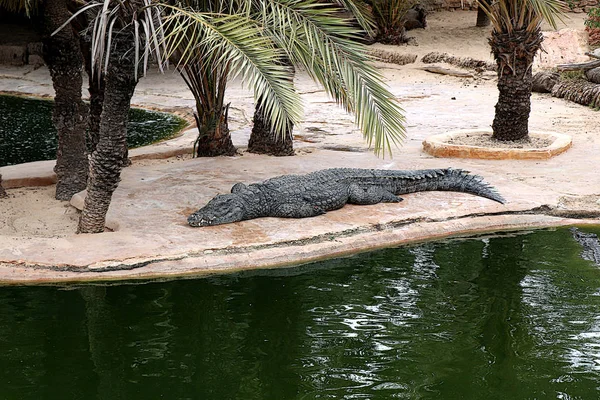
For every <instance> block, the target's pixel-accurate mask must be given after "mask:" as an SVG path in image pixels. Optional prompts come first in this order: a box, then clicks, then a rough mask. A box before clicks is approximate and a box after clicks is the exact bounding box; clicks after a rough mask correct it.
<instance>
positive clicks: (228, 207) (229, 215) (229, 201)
mask: <svg viewBox="0 0 600 400" xmlns="http://www.w3.org/2000/svg"><path fill="white" fill-rule="evenodd" d="M245 211H246V207H245V206H244V203H243V201H242V199H241V198H240V197H239V196H237V195H236V194H220V195H218V196H216V197H215V198H213V199H212V200H211V201H209V202H208V204H206V205H205V206H204V207H202V208H201V209H199V210H198V211H196V212H195V213H193V214H191V215H190V216H189V217H188V224H190V226H211V225H221V224H228V223H230V222H237V221H241V220H242V219H244V214H245Z"/></svg>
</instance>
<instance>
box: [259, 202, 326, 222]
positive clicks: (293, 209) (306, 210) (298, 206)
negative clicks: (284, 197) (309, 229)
mask: <svg viewBox="0 0 600 400" xmlns="http://www.w3.org/2000/svg"><path fill="white" fill-rule="evenodd" d="M321 214H325V210H324V209H323V208H322V207H319V206H316V205H311V204H309V203H307V202H300V201H299V202H294V203H284V204H281V205H280V206H278V207H277V208H276V209H275V210H273V212H272V213H271V214H270V215H269V216H271V217H280V218H307V217H316V216H317V215H321Z"/></svg>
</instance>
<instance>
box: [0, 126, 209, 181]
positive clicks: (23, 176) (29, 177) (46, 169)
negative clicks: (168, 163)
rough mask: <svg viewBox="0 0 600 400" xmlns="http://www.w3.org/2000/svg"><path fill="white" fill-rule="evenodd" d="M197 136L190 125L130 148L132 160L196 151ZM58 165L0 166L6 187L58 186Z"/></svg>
mask: <svg viewBox="0 0 600 400" xmlns="http://www.w3.org/2000/svg"><path fill="white" fill-rule="evenodd" d="M197 135H198V130H197V129H196V128H191V129H189V125H188V129H186V128H185V127H184V128H183V129H182V130H181V131H180V133H178V134H177V136H175V137H174V138H171V139H167V140H164V141H162V142H157V143H153V144H149V145H147V146H142V147H137V148H135V149H131V150H129V159H130V160H132V161H135V160H150V159H164V158H170V157H176V156H180V155H185V154H192V152H193V147H194V141H195V139H196V136H197ZM55 165H56V160H46V161H32V162H28V163H23V164H15V165H7V166H4V167H0V174H2V178H3V180H2V185H3V186H4V188H5V189H16V188H20V187H33V186H49V185H54V184H55V183H56V174H55V173H54V166H55Z"/></svg>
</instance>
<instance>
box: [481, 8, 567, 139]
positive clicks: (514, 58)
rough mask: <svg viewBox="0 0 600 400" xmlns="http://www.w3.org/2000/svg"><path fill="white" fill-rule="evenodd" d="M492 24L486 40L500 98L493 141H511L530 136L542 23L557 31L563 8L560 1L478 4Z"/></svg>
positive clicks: (493, 126)
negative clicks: (535, 64) (533, 73)
mask: <svg viewBox="0 0 600 400" xmlns="http://www.w3.org/2000/svg"><path fill="white" fill-rule="evenodd" d="M479 7H481V8H482V9H483V10H484V11H485V12H486V14H487V15H488V16H489V18H490V20H491V22H492V36H491V38H490V39H489V42H490V46H491V48H492V53H493V54H494V58H495V59H496V63H497V65H498V90H499V92H500V93H499V97H498V103H497V104H496V115H495V117H494V122H493V124H492V129H493V131H494V133H493V138H495V139H497V140H502V141H514V140H520V139H524V138H527V137H528V135H529V130H528V125H529V113H530V111H531V87H532V83H533V78H532V73H531V66H532V64H533V58H534V57H535V55H536V53H537V52H538V51H539V50H540V47H541V44H542V40H543V36H542V29H541V24H542V22H543V21H547V22H548V23H550V25H552V27H554V28H556V19H557V18H560V15H561V13H562V12H563V9H564V5H563V3H562V2H561V1H560V0H496V1H493V2H491V3H490V4H488V3H487V2H486V1H485V0H480V1H479Z"/></svg>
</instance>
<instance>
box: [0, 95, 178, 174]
mask: <svg viewBox="0 0 600 400" xmlns="http://www.w3.org/2000/svg"><path fill="white" fill-rule="evenodd" d="M52 107H53V102H52V101H50V100H38V99H30V98H23V97H17V96H5V95H0V110H1V112H0V167H3V166H5V165H13V164H20V163H24V162H30V161H40V160H52V159H55V158H56V147H57V142H56V130H55V129H54V126H53V125H52ZM185 125H186V122H185V121H184V120H182V119H181V118H179V117H177V116H175V115H173V114H167V113H161V112H155V111H148V110H142V109H139V108H134V109H131V110H130V112H129V124H128V125H127V145H128V146H129V148H133V147H140V146H145V145H147V144H150V143H154V142H156V141H158V140H161V139H165V138H168V137H171V136H173V135H174V134H175V133H177V132H179V131H180V130H181V129H182V128H183V127H184V126H185Z"/></svg>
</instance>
